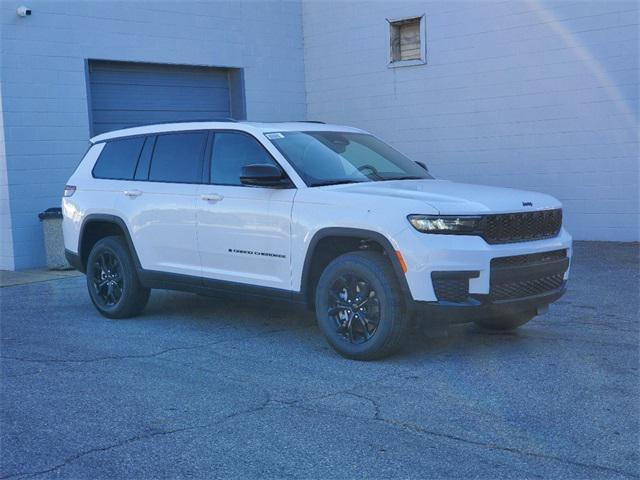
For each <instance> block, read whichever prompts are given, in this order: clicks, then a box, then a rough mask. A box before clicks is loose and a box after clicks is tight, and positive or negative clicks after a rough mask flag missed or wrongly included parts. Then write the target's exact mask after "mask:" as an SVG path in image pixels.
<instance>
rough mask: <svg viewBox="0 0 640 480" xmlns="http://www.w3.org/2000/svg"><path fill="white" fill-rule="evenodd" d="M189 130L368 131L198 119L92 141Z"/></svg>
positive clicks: (134, 129) (307, 124) (323, 125)
mask: <svg viewBox="0 0 640 480" xmlns="http://www.w3.org/2000/svg"><path fill="white" fill-rule="evenodd" d="M189 130H238V131H243V132H248V133H253V134H260V133H269V132H300V131H305V132H312V131H316V132H352V133H367V132H365V131H364V130H360V129H359V128H354V127H347V126H344V125H332V124H326V123H321V122H269V123H267V122H244V121H242V122H233V121H198V122H175V123H159V124H154V125H142V126H139V127H131V128H124V129H122V130H114V131H112V132H105V133H101V134H100V135H96V136H95V137H92V138H91V139H90V142H91V143H99V142H104V141H106V140H111V139H114V138H123V137H133V136H136V135H152V134H154V133H169V132H183V131H189Z"/></svg>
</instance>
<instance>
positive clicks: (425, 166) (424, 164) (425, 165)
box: [416, 162, 429, 172]
mask: <svg viewBox="0 0 640 480" xmlns="http://www.w3.org/2000/svg"><path fill="white" fill-rule="evenodd" d="M416 163H417V164H418V165H420V166H421V167H422V168H424V169H425V170H426V171H427V172H428V171H429V169H428V168H427V164H426V163H424V162H416Z"/></svg>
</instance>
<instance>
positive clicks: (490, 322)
mask: <svg viewBox="0 0 640 480" xmlns="http://www.w3.org/2000/svg"><path fill="white" fill-rule="evenodd" d="M535 316H536V314H535V313H530V312H525V313H518V314H512V315H504V316H501V317H490V318H483V319H482V320H476V321H475V324H476V325H478V326H479V327H480V328H483V329H485V330H492V331H509V330H515V329H516V328H518V327H520V326H522V325H524V324H525V323H527V322H528V321H530V320H532V319H533V318H534V317H535Z"/></svg>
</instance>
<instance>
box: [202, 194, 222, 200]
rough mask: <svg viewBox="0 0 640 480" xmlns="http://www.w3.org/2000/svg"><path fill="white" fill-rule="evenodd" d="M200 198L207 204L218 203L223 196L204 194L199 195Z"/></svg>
mask: <svg viewBox="0 0 640 480" xmlns="http://www.w3.org/2000/svg"><path fill="white" fill-rule="evenodd" d="M200 198H201V199H202V200H206V201H207V202H219V201H220V200H222V199H223V198H224V196H223V195H220V194H219V193H205V194H204V195H200Z"/></svg>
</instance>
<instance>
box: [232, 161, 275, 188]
mask: <svg viewBox="0 0 640 480" xmlns="http://www.w3.org/2000/svg"><path fill="white" fill-rule="evenodd" d="M240 182H241V183H242V184H243V185H253V186H257V187H280V186H282V185H283V184H284V183H285V176H284V174H283V172H282V170H280V169H279V168H278V167H276V166H275V165H269V164H266V163H258V164H254V165H245V166H244V167H242V173H241V174H240Z"/></svg>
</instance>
